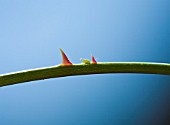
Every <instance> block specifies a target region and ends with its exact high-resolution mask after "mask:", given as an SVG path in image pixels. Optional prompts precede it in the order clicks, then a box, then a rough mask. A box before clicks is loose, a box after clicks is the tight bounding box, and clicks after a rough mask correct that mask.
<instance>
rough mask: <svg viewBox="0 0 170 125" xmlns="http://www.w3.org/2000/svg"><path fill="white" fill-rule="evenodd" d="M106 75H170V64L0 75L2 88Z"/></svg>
mask: <svg viewBox="0 0 170 125" xmlns="http://www.w3.org/2000/svg"><path fill="white" fill-rule="evenodd" d="M105 73H143V74H162V75H170V64H166V63H149V62H107V63H106V62H103V63H98V64H90V65H84V64H75V65H72V66H60V65H57V66H51V67H45V68H37V69H31V70H24V71H19V72H14V73H9V74H3V75H0V87H2V86H7V85H12V84H18V83H23V82H29V81H35V80H42V79H48V78H58V77H65V76H73V75H88V74H105Z"/></svg>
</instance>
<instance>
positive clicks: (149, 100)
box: [0, 0, 170, 125]
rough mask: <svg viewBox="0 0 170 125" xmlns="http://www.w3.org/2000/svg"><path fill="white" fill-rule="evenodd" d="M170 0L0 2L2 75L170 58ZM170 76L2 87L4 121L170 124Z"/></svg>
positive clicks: (27, 124) (8, 124) (25, 124)
mask: <svg viewBox="0 0 170 125" xmlns="http://www.w3.org/2000/svg"><path fill="white" fill-rule="evenodd" d="M169 46H170V1H169V0H48V1H47V0H27V1H26V0H0V53H1V54H0V74H4V73H8V72H14V71H20V70H25V69H33V68H40V67H47V66H53V65H58V64H59V63H61V55H60V52H59V48H60V47H61V48H63V50H64V51H65V52H66V53H67V55H68V57H69V59H70V60H71V61H72V62H73V63H80V60H79V59H80V58H81V57H82V58H88V59H90V53H92V54H93V55H94V56H95V57H96V58H97V60H98V61H99V62H106V61H115V62H117V61H118V62H119V61H123V62H124V61H140V62H141V61H143V62H164V63H170V56H169V54H170V49H169ZM169 91H170V77H169V76H163V75H143V74H107V75H106V74H105V75H103V74H102V75H89V76H71V77H65V78H56V79H48V80H41V81H34V82H28V83H23V84H18V85H12V86H7V87H2V88H0V124H2V125H113V124H114V125H151V124H154V125H166V124H170V119H169V118H170V92H169Z"/></svg>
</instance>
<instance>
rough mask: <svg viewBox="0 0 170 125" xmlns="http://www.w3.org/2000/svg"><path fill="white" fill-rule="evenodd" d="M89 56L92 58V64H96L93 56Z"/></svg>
mask: <svg viewBox="0 0 170 125" xmlns="http://www.w3.org/2000/svg"><path fill="white" fill-rule="evenodd" d="M91 56H92V62H91V63H92V64H97V61H96V60H95V58H94V56H93V55H92V54H91Z"/></svg>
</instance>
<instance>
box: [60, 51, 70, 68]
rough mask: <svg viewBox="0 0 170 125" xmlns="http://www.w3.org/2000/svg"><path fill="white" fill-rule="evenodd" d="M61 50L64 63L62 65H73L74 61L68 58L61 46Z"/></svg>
mask: <svg viewBox="0 0 170 125" xmlns="http://www.w3.org/2000/svg"><path fill="white" fill-rule="evenodd" d="M60 52H61V55H62V63H61V65H72V63H71V62H70V61H69V60H68V58H67V56H66V54H65V53H64V51H63V50H62V49H61V48H60Z"/></svg>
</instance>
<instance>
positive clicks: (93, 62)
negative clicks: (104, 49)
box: [80, 55, 97, 65]
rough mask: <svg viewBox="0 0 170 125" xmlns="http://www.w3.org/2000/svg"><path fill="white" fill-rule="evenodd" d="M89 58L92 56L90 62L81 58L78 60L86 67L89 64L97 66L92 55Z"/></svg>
mask: <svg viewBox="0 0 170 125" xmlns="http://www.w3.org/2000/svg"><path fill="white" fill-rule="evenodd" d="M91 56H92V62H90V60H88V59H82V58H80V60H81V61H82V62H83V63H84V64H87V65H89V64H97V61H96V60H95V58H94V56H93V55H91Z"/></svg>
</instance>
